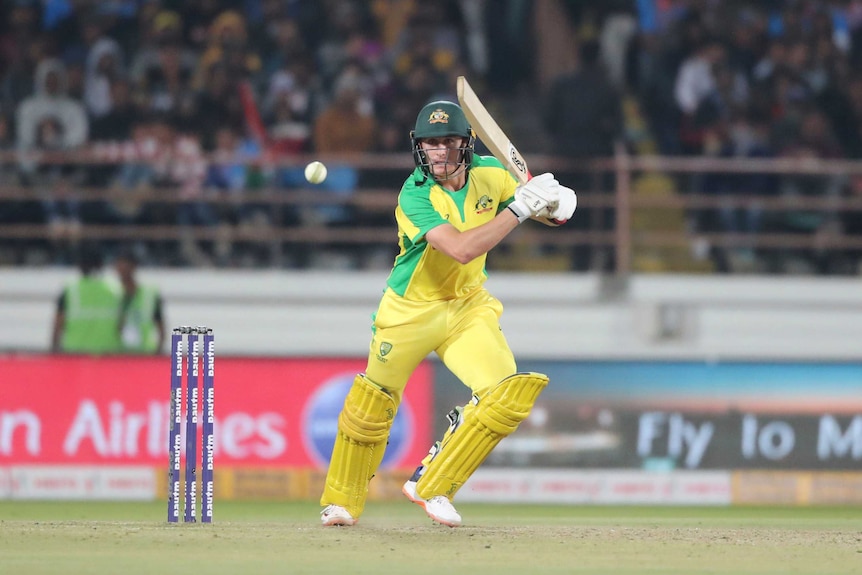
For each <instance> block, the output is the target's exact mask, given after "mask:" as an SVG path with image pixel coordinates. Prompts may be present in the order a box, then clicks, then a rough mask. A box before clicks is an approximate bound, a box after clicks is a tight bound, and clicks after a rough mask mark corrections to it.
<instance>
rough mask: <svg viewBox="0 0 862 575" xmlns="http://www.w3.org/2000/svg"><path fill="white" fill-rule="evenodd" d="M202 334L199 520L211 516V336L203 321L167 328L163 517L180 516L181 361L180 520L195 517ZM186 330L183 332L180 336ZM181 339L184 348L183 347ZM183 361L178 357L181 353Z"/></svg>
mask: <svg viewBox="0 0 862 575" xmlns="http://www.w3.org/2000/svg"><path fill="white" fill-rule="evenodd" d="M200 335H203V354H204V366H203V398H204V412H203V422H202V425H201V428H202V439H201V500H202V504H201V523H212V520H213V451H214V447H215V436H214V434H213V431H214V430H213V423H214V420H215V412H214V400H215V386H214V383H215V338H214V336H213V330H212V329H211V328H208V327H205V326H198V327H187V326H183V327H177V328H174V330H173V332H172V334H171V396H170V418H169V420H170V425H169V433H168V436H169V437H168V453H169V456H168V522H170V523H177V522H179V520H180V468H181V457H182V424H183V364H184V363H185V365H186V417H185V437H186V454H185V465H186V468H185V514H184V515H183V521H184V522H185V523H194V522H195V521H197V492H198V481H197V474H196V469H195V466H196V464H197V439H198V403H199V402H198V397H199V396H198V388H199V385H200V379H201V378H200V368H201V365H200V363H201V362H200V354H199V350H198V343H199V337H198V336H200ZM186 336H187V337H186ZM185 340H187V342H188V344H187V349H188V353H187V354H184V353H183V342H184V341H185ZM184 355H185V356H186V357H187V361H185V362H184V361H183V356H184Z"/></svg>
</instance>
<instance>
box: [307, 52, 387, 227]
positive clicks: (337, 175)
mask: <svg viewBox="0 0 862 575" xmlns="http://www.w3.org/2000/svg"><path fill="white" fill-rule="evenodd" d="M362 83H363V77H362V76H361V75H360V74H359V73H358V72H357V70H356V69H355V68H349V69H347V70H345V71H344V72H342V74H341V76H339V78H338V81H337V82H336V85H335V94H334V98H333V101H332V103H331V104H330V105H329V106H328V107H327V108H325V109H324V110H323V111H322V112H321V113H320V115H318V116H317V118H316V120H315V122H314V135H313V140H314V150H315V151H316V152H318V153H321V154H345V153H356V152H369V151H371V150H373V149H374V146H375V138H376V134H377V120H376V119H375V118H374V116H373V114H372V111H371V110H369V109H368V104H369V102H368V101H367V100H363V93H362ZM363 102H364V103H365V106H363ZM328 168H329V175H328V176H327V178H326V181H325V182H324V183H323V184H322V186H324V190H325V191H327V192H329V193H330V194H331V195H332V196H334V197H337V198H340V199H341V200H346V199H347V198H348V197H349V196H350V195H352V194H353V191H354V189H355V188H356V183H357V181H358V174H357V172H356V169H355V168H353V167H352V166H350V165H348V164H338V163H332V164H330V165H329V166H328ZM349 213H350V212H349V210H348V209H347V208H346V207H345V206H343V205H328V206H327V205H322V206H318V207H316V208H315V209H314V210H313V212H312V213H309V214H307V217H310V218H312V219H317V220H318V221H323V222H324V223H340V222H345V221H348V220H349Z"/></svg>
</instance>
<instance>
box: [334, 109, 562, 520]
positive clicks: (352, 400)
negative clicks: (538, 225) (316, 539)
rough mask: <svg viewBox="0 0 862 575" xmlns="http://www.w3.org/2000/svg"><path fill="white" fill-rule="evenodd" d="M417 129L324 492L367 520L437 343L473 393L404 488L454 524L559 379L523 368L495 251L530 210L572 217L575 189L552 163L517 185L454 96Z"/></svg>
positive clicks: (422, 115)
mask: <svg viewBox="0 0 862 575" xmlns="http://www.w3.org/2000/svg"><path fill="white" fill-rule="evenodd" d="M411 139H412V142H413V157H414V160H415V163H416V169H415V170H414V171H413V173H412V174H411V175H410V177H408V178H407V181H406V182H405V183H404V185H403V186H402V188H401V193H400V195H399V197H398V207H397V208H396V210H395V216H396V219H397V222H398V238H399V247H400V253H399V254H398V256H397V257H396V259H395V264H394V267H393V269H392V271H391V273H390V275H389V278H388V280H387V283H386V289H385V291H384V294H383V298H382V300H381V301H380V305H379V307H378V309H377V312H376V313H375V314H374V323H373V327H372V334H373V337H372V340H371V345H370V349H369V355H368V364H367V367H366V371H365V373H361V374H359V375H357V376H356V378H355V380H354V382H353V386H352V387H351V389H350V391H349V392H348V394H347V397H346V398H345V401H344V407H343V408H342V411H341V414H340V415H339V419H338V434H337V436H336V439H335V445H334V448H333V453H332V459H331V460H330V465H329V470H328V473H327V477H326V485H325V488H324V491H323V495H322V497H321V500H320V503H321V505H323V506H324V509H323V511H322V513H321V519H322V522H323V524H324V525H353V524H354V523H356V521H357V520H358V519H359V516H360V515H361V514H362V511H363V508H364V506H365V499H366V496H367V493H368V482H369V481H370V480H371V478H372V476H373V475H374V473H375V472H376V470H377V468H378V466H379V465H380V462H381V461H382V459H383V453H384V450H385V448H386V443H387V438H388V436H389V430H390V428H391V426H392V421H393V419H394V418H395V412H396V411H397V409H398V405H399V404H400V402H401V397H402V393H403V391H404V387H405V385H406V383H407V380H408V378H409V377H410V375H411V373H412V372H413V371H414V369H415V368H416V367H417V366H418V365H419V363H420V362H421V361H422V360H423V359H424V358H425V357H426V356H427V355H428V354H429V353H430V352H432V351H433V352H436V353H437V355H438V356H439V357H440V359H441V361H442V362H443V363H444V364H445V365H446V367H447V368H449V369H450V370H451V371H452V372H453V373H454V374H455V375H456V376H457V377H458V378H459V379H460V380H461V381H462V382H463V383H464V384H465V385H466V386H467V387H468V388H470V390H471V391H472V399H471V400H470V402H469V403H468V404H467V405H465V406H464V407H463V408H462V407H458V408H456V409H454V410H453V411H452V413H451V414H450V416H449V417H450V421H451V425H450V427H449V430H448V431H447V432H446V434H445V435H444V437H443V439H442V440H441V441H440V442H439V443H437V444H435V446H434V447H432V449H431V451H430V452H429V454H428V456H427V457H426V458H425V459H424V460H423V462H422V465H421V466H420V467H419V468H418V469H417V471H416V473H415V474H414V476H413V477H412V478H411V480H410V481H408V482H407V483H406V484H405V485H404V489H403V491H404V493H405V495H407V497H408V498H410V500H411V501H413V502H415V503H418V504H419V505H421V506H422V507H423V508H424V509H425V512H426V513H427V514H428V515H429V516H430V517H431V519H433V520H435V521H437V522H439V523H442V524H444V525H449V526H451V527H456V526H458V525H460V524H461V516H460V515H459V514H458V512H457V511H456V510H455V508H454V506H453V505H452V498H453V497H454V495H455V493H456V492H457V491H458V489H459V488H460V487H461V486H462V485H463V484H464V482H465V481H466V480H467V478H468V477H470V475H471V474H472V473H473V472H474V471H475V470H476V469H477V468H478V467H479V465H480V464H481V463H482V462H483V461H484V460H485V458H486V457H487V456H488V454H489V453H490V452H491V450H492V449H493V448H494V447H495V446H496V445H497V443H498V442H499V441H500V440H501V439H502V438H503V437H505V436H507V435H509V434H510V433H512V432H513V431H515V429H516V428H517V427H518V424H519V423H520V422H521V421H523V420H524V419H525V418H526V417H527V415H528V414H529V412H530V409H531V407H532V405H533V403H534V402H535V400H536V398H537V397H538V395H539V393H540V392H541V391H542V389H544V387H545V386H546V385H547V383H548V378H547V377H546V376H544V375H542V374H538V373H517V367H516V364H515V359H514V357H513V355H512V351H511V350H510V349H509V345H508V343H507V342H506V339H505V338H504V336H503V333H502V332H501V330H500V324H499V319H500V315H501V314H502V312H503V306H502V305H501V303H500V302H499V301H498V300H497V299H496V298H494V297H493V296H492V295H491V294H490V293H489V292H488V291H487V290H486V289H485V288H484V287H483V284H484V282H485V279H486V273H485V258H486V255H487V253H488V251H489V250H490V249H492V248H493V247H494V246H496V245H497V244H498V243H499V242H500V241H501V240H502V239H503V238H505V237H506V236H507V235H508V234H509V233H510V232H511V231H512V230H514V229H515V228H516V227H517V226H518V224H520V223H521V222H523V221H525V220H527V219H528V218H536V219H542V218H548V217H550V218H552V219H555V220H559V221H563V220H568V219H569V218H570V217H571V216H572V214H573V213H574V211H575V207H576V205H577V199H576V197H575V193H574V192H573V191H572V190H571V189H569V188H566V187H564V186H561V185H560V183H559V182H558V181H557V180H556V179H555V178H554V176H553V175H552V174H542V175H540V176H536V177H535V178H533V179H532V180H531V181H530V182H528V183H527V184H525V185H522V186H518V184H517V181H516V180H515V179H514V178H513V177H512V176H511V175H510V174H509V173H508V172H507V171H506V170H505V169H504V168H503V166H502V165H501V164H500V162H499V161H497V160H496V159H494V158H492V157H484V156H478V155H475V154H474V152H473V145H474V136H473V132H472V130H471V128H470V126H469V124H468V122H467V119H466V118H465V116H464V113H463V111H462V110H461V108H460V107H459V106H458V105H457V104H455V103H452V102H447V101H438V102H432V103H430V104H428V105H426V106H425V107H424V108H422V110H421V111H420V112H419V115H418V117H417V119H416V126H415V130H414V131H413V133H412V134H411Z"/></svg>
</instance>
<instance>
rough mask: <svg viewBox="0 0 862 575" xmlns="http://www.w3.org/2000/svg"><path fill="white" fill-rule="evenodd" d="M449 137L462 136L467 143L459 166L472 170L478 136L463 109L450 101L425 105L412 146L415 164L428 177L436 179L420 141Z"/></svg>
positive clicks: (438, 101)
mask: <svg viewBox="0 0 862 575" xmlns="http://www.w3.org/2000/svg"><path fill="white" fill-rule="evenodd" d="M446 136H461V137H462V138H466V139H467V142H466V144H465V145H464V147H462V148H460V149H461V157H460V159H459V161H458V163H459V164H460V165H462V166H463V167H464V169H465V170H469V169H470V164H471V163H472V162H473V152H474V147H475V144H476V136H475V134H474V133H473V129H472V128H471V127H470V122H468V121H467V117H466V116H465V115H464V111H463V110H462V109H461V106H459V105H458V104H456V103H454V102H449V101H447V100H437V101H436V102H430V103H429V104H426V105H425V106H424V107H423V108H422V109H421V110H420V111H419V115H418V116H416V126H415V128H414V129H413V130H412V131H411V132H410V142H411V144H412V145H413V161H414V162H415V163H416V165H417V166H418V167H419V168H421V169H422V171H423V172H424V173H425V175H427V176H429V177H432V178H433V175H432V173H431V169H430V167H429V165H428V158H427V157H426V156H425V152H423V151H422V148H421V146H420V145H419V140H422V139H424V138H445V137H446Z"/></svg>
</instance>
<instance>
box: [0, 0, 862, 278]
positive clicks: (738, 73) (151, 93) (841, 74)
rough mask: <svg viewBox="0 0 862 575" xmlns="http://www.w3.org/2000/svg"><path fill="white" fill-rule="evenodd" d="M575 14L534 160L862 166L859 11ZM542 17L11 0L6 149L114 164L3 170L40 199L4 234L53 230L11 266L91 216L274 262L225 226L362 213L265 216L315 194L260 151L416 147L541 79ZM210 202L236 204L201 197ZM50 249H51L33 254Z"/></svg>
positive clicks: (643, 3) (177, 251) (730, 223)
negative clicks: (463, 83)
mask: <svg viewBox="0 0 862 575" xmlns="http://www.w3.org/2000/svg"><path fill="white" fill-rule="evenodd" d="M560 5H561V6H562V7H563V8H564V9H565V13H566V16H567V18H568V20H569V21H570V23H571V28H572V30H573V31H574V36H575V40H576V45H577V44H580V49H581V51H580V54H581V57H582V58H581V61H580V65H579V68H578V70H577V71H576V73H575V74H572V75H570V74H564V73H563V71H562V70H560V71H559V72H560V75H559V76H558V77H556V78H553V79H552V82H551V83H550V85H549V86H547V87H545V89H544V90H543V92H544V93H542V94H541V96H542V99H543V102H542V103H543V104H544V105H543V106H539V105H536V106H535V109H533V110H525V114H530V113H534V114H536V115H537V120H540V121H539V122H538V124H541V120H544V127H543V129H544V132H545V135H546V136H548V138H549V140H550V141H551V142H552V145H551V147H550V149H547V150H541V151H543V152H548V153H552V154H559V155H563V156H566V157H572V158H578V157H589V156H595V155H607V154H608V153H610V151H611V150H612V149H613V143H614V142H615V141H620V140H623V141H625V142H626V143H627V144H628V145H629V147H630V149H631V150H632V151H635V152H638V151H648V152H652V153H660V154H664V155H688V156H711V157H734V158H761V157H779V158H792V159H800V160H802V159H805V158H860V157H862V74H860V72H859V70H862V66H860V63H862V1H859V0H848V1H840V2H839V1H832V0H767V1H761V2H751V1H745V2H744V1H739V0H726V1H716V0H637V1H635V0H631V1H620V0H614V1H607V2H566V1H562V2H560ZM531 6H532V4H530V3H521V2H516V1H508V0H500V1H494V2H491V1H487V0H447V1H444V2H418V1H411V0H399V1H396V0H371V1H368V2H364V1H358V0H321V1H308V0H244V1H243V2H228V1H226V0H189V1H184V2H180V1H175V0H105V1H96V0H42V1H40V0H9V1H8V2H5V3H3V5H2V7H0V16H2V20H0V152H4V151H5V152H16V153H20V152H22V151H33V150H44V151H51V150H72V149H77V148H79V147H81V146H84V145H86V146H88V147H90V148H91V149H94V150H95V151H96V152H97V153H98V154H101V157H103V158H104V159H105V160H106V162H105V163H99V164H96V165H89V166H82V165H79V164H57V163H40V162H38V161H35V160H28V161H23V160H22V161H20V162H17V163H15V162H4V163H3V164H0V185H2V184H14V185H19V186H24V187H26V188H27V189H31V190H32V191H33V194H32V199H30V200H29V201H18V202H5V203H4V204H3V207H4V209H3V210H2V213H0V223H4V222H6V223H8V222H14V223H47V224H48V225H49V226H50V230H51V234H50V235H49V241H48V243H47V246H45V245H42V244H39V243H38V242H35V243H34V242H30V243H29V244H28V245H27V246H26V247H27V248H29V249H21V242H20V241H17V242H13V243H14V244H15V249H14V250H12V252H11V255H10V252H9V250H8V249H6V248H8V245H9V242H5V243H3V245H0V252H2V253H0V260H2V261H4V262H9V261H12V262H13V263H38V261H39V258H38V257H37V256H36V255H34V254H40V253H42V254H43V256H42V259H43V260H44V261H51V262H56V263H68V262H70V261H72V255H71V252H70V251H69V250H68V249H67V248H68V246H69V245H70V239H71V240H74V239H75V238H76V237H77V234H78V233H79V229H80V226H81V225H82V223H86V224H90V223H97V224H106V225H124V224H126V225H127V224H143V225H146V224H156V225H158V224H179V226H180V227H181V228H182V229H185V228H188V227H189V226H208V227H212V228H213V229H214V230H217V231H216V232H215V233H214V234H212V235H211V236H210V237H211V238H214V239H213V240H212V241H209V242H206V243H204V244H202V243H200V242H197V241H193V240H191V239H189V238H185V239H182V238H181V241H179V243H178V245H176V246H173V245H172V246H169V247H165V248H163V249H161V250H160V249H159V246H158V245H157V244H154V243H152V242H151V243H149V244H147V245H146V246H145V247H146V249H145V250H144V253H142V257H143V258H144V260H145V261H153V262H157V263H162V264H167V265H186V264H191V265H198V264H204V263H215V264H222V265H231V264H236V263H238V261H240V260H242V258H244V257H245V258H248V257H250V258H251V260H252V261H251V263H252V264H254V263H260V262H259V261H255V253H254V252H253V251H251V252H250V251H248V250H246V251H243V250H242V249H238V248H237V246H236V245H234V244H233V243H231V241H230V237H231V234H230V230H232V229H236V228H237V227H239V226H250V227H253V228H256V229H262V228H265V227H266V226H276V227H278V226H292V225H295V224H297V223H301V222H303V221H306V220H309V219H312V220H313V221H315V222H318V223H320V222H322V223H324V224H326V225H330V224H331V225H339V224H340V223H343V222H344V220H345V219H349V218H350V212H349V211H347V210H345V209H339V208H338V207H337V206H336V207H333V206H327V207H321V208H320V209H317V210H313V211H302V212H297V211H294V210H290V209H287V208H283V209H277V210H273V209H269V208H267V207H264V206H260V205H255V204H254V202H253V201H252V200H250V199H249V196H250V195H251V194H252V193H253V192H254V190H259V189H262V188H264V187H275V188H277V189H280V190H285V191H286V192H289V191H290V190H294V189H298V188H301V187H303V186H304V185H305V182H304V180H303V179H302V176H301V171H299V169H284V168H267V164H266V163H264V162H256V160H258V159H260V158H261V157H262V156H264V155H265V153H266V154H283V155H290V154H298V153H319V154H326V153H342V152H397V153H404V152H405V151H406V149H407V146H406V143H405V142H407V134H408V133H409V130H410V128H411V123H412V122H413V120H414V117H413V114H414V113H415V110H417V109H419V108H421V107H422V105H423V104H424V103H425V102H427V101H429V100H431V99H433V98H440V97H444V98H450V99H451V98H453V97H454V94H453V93H452V92H453V90H454V86H455V77H456V76H457V75H460V74H468V75H469V76H471V77H473V78H477V79H480V80H481V81H482V82H483V83H484V84H485V85H486V86H487V87H488V89H489V90H491V91H492V93H495V94H497V95H500V96H505V95H506V90H507V86H508V87H512V86H515V85H517V84H518V83H519V82H523V81H525V80H531V78H530V76H529V73H528V72H527V70H531V69H534V66H532V65H528V66H520V65H513V64H512V63H513V62H514V63H515V64H518V63H527V64H529V63H530V58H531V57H534V56H532V52H531V48H532V46H533V45H534V44H535V43H536V39H535V38H533V37H532V34H533V33H532V32H531V30H532V24H531V19H532V18H533V17H534V16H535V14H534V13H535V6H532V8H531ZM565 49H569V47H568V46H567V47H566V48H565ZM626 99H630V100H631V101H634V102H635V103H636V104H637V108H638V109H639V110H640V114H641V116H642V117H643V119H644V125H645V127H646V129H645V132H646V134H647V135H646V136H644V135H643V134H641V133H638V132H637V130H636V129H635V127H634V126H633V124H632V120H631V115H630V114H628V113H625V111H624V109H623V108H622V102H624V101H625V100H626ZM535 103H536V104H539V102H538V100H537V101H536V102H535ZM540 110H541V112H539V111H540ZM647 139H648V140H649V142H650V145H649V146H643V145H642V144H643V141H644V140H647ZM522 147H526V148H527V149H529V147H530V142H529V141H526V142H525V145H524V146H522ZM111 162H116V163H111ZM331 168H332V169H331V172H330V177H329V178H328V179H327V182H326V184H325V186H324V188H323V189H322V190H321V193H329V194H332V195H333V196H334V197H337V198H344V197H347V196H349V195H350V194H351V193H352V190H354V189H356V187H357V186H359V185H360V184H362V183H363V182H361V181H360V176H361V174H359V173H357V171H356V170H355V169H353V168H351V167H350V166H331ZM677 183H678V185H679V186H680V188H681V191H683V192H685V191H694V192H701V193H707V194H714V195H716V196H721V197H733V196H734V195H744V196H751V195H757V196H758V197H760V196H762V197H788V198H793V197H824V196H828V197H835V198H843V197H851V196H852V197H857V198H858V197H860V196H862V180H860V179H859V178H857V177H851V176H847V175H840V174H839V175H835V176H833V177H831V178H822V177H810V178H802V177H789V176H788V177H783V176H782V177H779V176H770V175H768V174H746V175H732V176H731V175H722V174H701V175H699V176H698V177H697V178H693V179H690V180H686V181H685V182H677ZM87 186H94V187H97V188H98V187H101V188H108V189H112V190H130V191H136V190H142V189H146V190H158V191H167V192H168V193H171V194H174V195H175V196H176V197H178V198H179V200H180V202H179V204H170V205H159V204H158V203H147V204H144V205H141V204H138V203H136V202H135V201H133V200H130V201H128V202H122V201H121V202H116V201H113V202H107V203H98V202H82V201H80V200H79V199H78V198H77V197H76V194H75V190H76V189H78V188H81V187H87ZM213 194H219V195H221V196H223V197H226V198H230V199H231V200H232V201H229V202H227V203H219V204H214V203H211V202H206V201H202V200H204V199H206V197H207V196H208V195H213ZM609 225H610V224H609ZM691 225H692V226H693V227H695V228H697V229H698V230H700V231H704V232H708V231H716V230H718V231H729V232H735V233H739V234H748V235H749V236H751V237H753V235H754V234H757V233H758V232H761V231H764V230H767V231H780V232H787V233H799V234H809V235H817V236H822V237H823V241H824V245H826V244H828V239H829V237H830V234H835V233H837V232H844V233H851V234H857V235H858V234H860V233H862V230H860V228H862V224H860V214H859V212H858V211H857V212H853V211H840V210H834V211H828V210H827V211H817V213H813V212H808V211H800V212H785V213H784V214H783V215H780V216H776V215H775V214H774V213H769V212H765V211H764V210H763V209H762V208H760V207H758V206H757V205H753V206H752V207H750V208H749V209H747V210H738V209H734V208H730V207H726V208H723V209H718V210H709V211H704V212H703V213H699V214H695V215H694V216H693V218H692V223H691ZM222 232H224V233H222ZM190 237H191V236H190ZM50 238H54V240H53V241H52V240H51V239H50ZM219 238H221V239H224V240H225V241H219ZM40 246H41V247H43V248H46V249H44V250H43V251H42V252H40V251H39V250H38V249H32V248H37V247H40ZM769 253H770V254H773V253H775V252H774V251H770V252H769ZM854 253H855V252H854ZM834 254H835V252H834V251H831V252H828V255H827V252H823V253H822V254H820V253H813V252H811V251H810V250H808V251H807V252H806V254H804V257H803V258H800V261H802V262H803V263H804V265H805V266H807V268H808V269H809V270H810V271H814V272H823V273H842V272H847V271H852V270H851V269H849V268H852V267H853V265H854V262H855V261H856V260H858V254H857V255H856V256H852V255H851V257H850V258H849V259H848V258H847V257H845V256H846V254H845V255H842V256H841V257H837V258H836V257H835V255H834ZM764 255H765V254H764V253H761V252H758V253H755V250H753V249H750V248H747V247H746V246H745V245H742V246H741V247H740V248H739V249H735V250H732V253H718V254H717V255H716V261H717V263H718V268H719V269H731V268H732V266H731V265H730V264H729V263H728V262H727V260H728V258H730V257H732V258H733V259H734V260H735V261H740V258H741V259H742V260H744V259H745V258H751V257H762V256H764ZM785 255H786V256H787V258H790V259H784V260H782V261H781V262H779V263H776V264H775V266H777V267H775V268H774V269H776V270H778V268H779V267H780V266H782V265H784V266H786V265H787V263H788V261H796V260H793V256H794V254H792V253H790V252H787V253H786V254H785ZM853 257H856V260H854V259H853ZM294 263H296V264H297V265H307V264H308V262H307V261H305V262H294ZM773 263H774V262H773ZM588 265H589V264H576V265H575V267H576V268H578V267H584V266H588Z"/></svg>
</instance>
